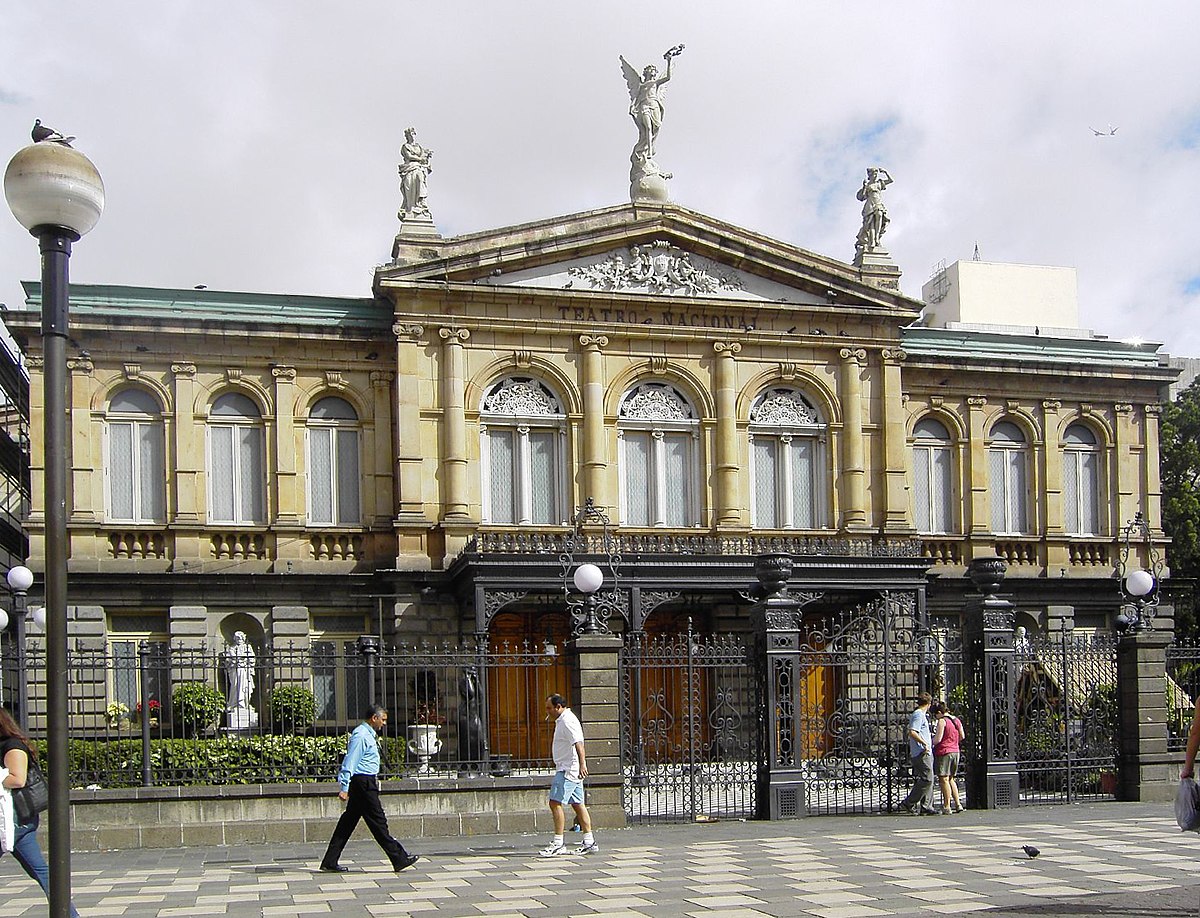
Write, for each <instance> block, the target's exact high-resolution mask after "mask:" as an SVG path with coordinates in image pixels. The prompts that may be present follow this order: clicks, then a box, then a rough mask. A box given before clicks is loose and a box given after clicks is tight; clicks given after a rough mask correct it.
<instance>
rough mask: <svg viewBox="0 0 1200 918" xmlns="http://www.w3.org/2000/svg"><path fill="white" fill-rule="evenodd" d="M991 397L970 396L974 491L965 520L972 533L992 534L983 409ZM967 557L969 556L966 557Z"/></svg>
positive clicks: (969, 459) (969, 458)
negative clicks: (967, 517) (989, 514)
mask: <svg viewBox="0 0 1200 918" xmlns="http://www.w3.org/2000/svg"><path fill="white" fill-rule="evenodd" d="M986 405H987V399H986V398H985V397H984V396H982V395H972V396H970V397H969V398H968V399H967V429H968V434H967V436H968V437H969V438H970V441H969V442H968V443H967V477H968V486H969V487H970V490H971V496H970V499H969V500H968V501H967V503H966V506H965V507H964V509H965V510H966V511H967V512H968V514H969V519H967V520H964V521H963V522H964V524H965V528H966V531H967V532H969V533H970V534H971V535H990V534H991V531H992V524H991V520H990V519H988V456H987V432H986V431H985V430H984V428H983V424H984V420H985V418H984V414H983V409H984V407H985V406H986ZM963 560H967V559H965V558H964V559H963Z"/></svg>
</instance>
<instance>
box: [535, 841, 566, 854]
mask: <svg viewBox="0 0 1200 918" xmlns="http://www.w3.org/2000/svg"><path fill="white" fill-rule="evenodd" d="M566 853H567V846H566V845H564V844H563V843H562V842H550V844H548V845H547V846H546V847H545V848H543V849H542V850H541V851H539V852H538V857H557V856H558V855H560V854H566Z"/></svg>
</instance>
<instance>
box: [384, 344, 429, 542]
mask: <svg viewBox="0 0 1200 918" xmlns="http://www.w3.org/2000/svg"><path fill="white" fill-rule="evenodd" d="M392 334H394V335H395V336H396V442H395V445H394V449H395V454H396V489H397V493H396V520H397V522H402V523H413V524H424V523H426V522H431V521H426V519H425V492H424V483H425V475H424V474H422V470H423V465H424V459H425V456H424V451H423V450H422V449H421V396H420V386H419V384H417V383H416V382H415V381H416V380H418V379H421V378H422V376H423V374H422V373H421V360H420V358H421V338H422V337H424V335H425V329H424V327H423V326H421V325H401V324H399V323H397V324H395V325H393V326H392Z"/></svg>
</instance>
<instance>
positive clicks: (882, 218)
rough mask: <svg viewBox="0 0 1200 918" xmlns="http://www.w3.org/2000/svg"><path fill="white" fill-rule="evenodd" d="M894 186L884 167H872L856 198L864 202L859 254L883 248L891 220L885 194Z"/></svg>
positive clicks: (856, 244)
mask: <svg viewBox="0 0 1200 918" xmlns="http://www.w3.org/2000/svg"><path fill="white" fill-rule="evenodd" d="M890 184H892V177H891V175H889V174H888V171H887V170H886V169H884V168H883V167H882V166H872V167H871V168H869V169H868V170H867V177H866V178H865V179H863V183H862V187H861V188H859V189H858V194H856V195H855V197H857V198H858V200H860V201H862V202H863V209H862V228H861V229H859V231H858V238H857V239H856V240H855V248H856V249H858V251H859V252H873V251H875V250H876V249H878V248H880V247H881V240H882V239H883V234H884V233H885V232H887V227H888V224H889V223H890V222H891V219H890V218H889V217H888V212H887V207H886V206H885V205H884V203H883V192H884V190H885V189H886V188H887V186H888V185H890Z"/></svg>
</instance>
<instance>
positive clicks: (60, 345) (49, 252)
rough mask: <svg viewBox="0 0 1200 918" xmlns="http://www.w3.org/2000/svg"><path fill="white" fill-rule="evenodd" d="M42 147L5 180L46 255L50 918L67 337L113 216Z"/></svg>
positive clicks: (64, 794)
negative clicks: (90, 245)
mask: <svg viewBox="0 0 1200 918" xmlns="http://www.w3.org/2000/svg"><path fill="white" fill-rule="evenodd" d="M33 136H34V140H35V142H34V143H33V144H31V145H30V146H28V147H25V148H24V149H22V150H18V151H17V154H16V155H15V156H14V157H13V158H12V160H11V162H9V164H8V169H7V170H5V173H4V197H5V198H6V199H7V200H8V206H9V208H10V209H11V210H12V212H13V216H14V217H16V218H17V220H18V221H19V222H20V223H21V225H22V226H24V227H25V228H26V229H27V230H29V232H30V233H32V234H33V235H34V236H36V237H37V239H38V243H39V247H40V249H41V252H42V290H41V294H42V347H43V356H44V358H45V370H44V373H45V377H44V378H45V393H46V395H45V436H44V438H43V444H44V449H45V453H44V466H45V470H46V472H45V475H46V499H45V511H46V529H45V545H46V574H45V577H46V619H47V622H46V624H47V627H46V683H47V686H46V687H47V692H46V696H47V697H46V727H47V730H46V740H47V742H46V747H47V748H46V751H47V758H48V759H49V766H50V775H49V782H48V783H49V786H50V787H49V789H50V808H49V812H48V817H49V818H48V820H47V821H48V823H49V829H50V916H51V918H68V916H69V915H70V908H71V813H70V805H71V788H70V777H71V776H70V773H69V772H70V760H69V759H68V757H67V735H68V732H69V731H68V723H67V712H68V708H67V692H68V685H69V681H68V673H67V554H68V552H67V471H68V470H67V458H68V457H67V404H66V393H67V333H68V325H69V317H70V296H69V289H70V288H69V275H68V264H69V261H70V258H71V243H73V242H76V241H77V240H78V239H79V238H80V237H81V236H83V235H84V234H85V233H87V232H88V231H90V230H91V229H92V227H94V226H95V225H96V222H97V221H98V220H99V219H100V214H101V212H102V211H103V210H104V182H103V181H102V180H101V178H100V173H99V172H98V171H97V170H96V167H95V166H94V165H92V162H91V160H89V159H88V158H87V157H86V156H84V155H83V154H82V153H80V152H79V151H78V150H75V149H73V148H72V147H71V146H70V140H71V138H64V137H63V136H62V135H60V134H58V133H57V132H55V131H52V130H49V129H48V128H45V127H43V126H42V125H41V124H40V123H39V124H35V125H34V133H33Z"/></svg>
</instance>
